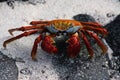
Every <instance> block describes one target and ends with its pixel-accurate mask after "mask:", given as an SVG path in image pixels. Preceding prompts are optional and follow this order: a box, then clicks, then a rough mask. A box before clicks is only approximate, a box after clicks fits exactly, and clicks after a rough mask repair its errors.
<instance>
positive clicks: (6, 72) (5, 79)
mask: <svg viewBox="0 0 120 80" xmlns="http://www.w3.org/2000/svg"><path fill="white" fill-rule="evenodd" d="M0 80H18V68H17V66H16V64H15V60H13V59H11V58H9V57H7V56H5V55H3V53H2V52H1V51H0Z"/></svg>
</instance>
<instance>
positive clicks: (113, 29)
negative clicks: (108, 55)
mask: <svg viewBox="0 0 120 80" xmlns="http://www.w3.org/2000/svg"><path fill="white" fill-rule="evenodd" d="M105 27H106V28H107V30H108V32H109V34H108V36H107V38H106V41H107V43H108V44H109V46H110V47H111V48H112V50H113V58H112V60H111V62H112V63H111V64H110V66H111V68H112V69H115V70H119V72H120V15H118V16H117V17H116V18H115V19H114V20H113V21H112V22H110V23H108V24H107V25H105Z"/></svg>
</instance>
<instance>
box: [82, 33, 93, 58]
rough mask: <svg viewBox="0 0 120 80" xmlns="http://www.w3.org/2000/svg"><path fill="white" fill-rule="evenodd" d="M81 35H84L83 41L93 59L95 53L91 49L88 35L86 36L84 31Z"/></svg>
mask: <svg viewBox="0 0 120 80" xmlns="http://www.w3.org/2000/svg"><path fill="white" fill-rule="evenodd" d="M81 34H82V38H83V41H84V42H85V45H86V47H87V50H88V52H89V54H90V58H92V57H93V53H94V52H93V50H92V47H91V45H90V43H89V41H88V39H87V37H86V35H85V34H84V31H82V32H81Z"/></svg>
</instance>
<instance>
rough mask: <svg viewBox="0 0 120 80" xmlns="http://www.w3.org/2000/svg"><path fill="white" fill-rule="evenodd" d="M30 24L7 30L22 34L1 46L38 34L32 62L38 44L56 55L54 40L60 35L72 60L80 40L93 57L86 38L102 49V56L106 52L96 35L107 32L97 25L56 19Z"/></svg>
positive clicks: (79, 47)
mask: <svg viewBox="0 0 120 80" xmlns="http://www.w3.org/2000/svg"><path fill="white" fill-rule="evenodd" d="M30 24H31V26H22V27H20V28H14V29H10V30H8V31H9V33H10V34H11V35H13V32H14V31H23V32H24V33H22V34H20V35H18V36H15V37H13V38H10V39H8V40H6V41H4V43H3V46H4V47H6V45H7V44H8V43H10V42H12V41H14V40H16V39H19V38H21V37H24V36H29V35H32V34H35V33H38V32H39V33H40V35H39V36H38V37H37V38H36V39H35V42H34V45H33V48H32V52H31V57H32V59H33V60H36V51H37V47H38V43H40V42H41V48H42V49H43V50H44V51H46V52H48V53H50V54H51V53H54V54H56V53H58V48H57V47H56V45H55V44H56V42H55V40H54V38H55V37H56V36H60V35H64V36H66V37H68V40H66V41H65V43H67V44H68V46H67V48H66V52H67V55H68V56H69V57H72V58H74V57H76V56H78V54H79V52H80V49H81V46H82V45H81V44H80V42H81V39H82V40H83V41H84V43H85V45H86V48H87V50H88V52H89V55H90V57H93V49H92V47H91V45H90V43H89V40H88V36H89V37H91V38H93V39H94V40H95V41H96V42H97V44H98V45H99V46H100V48H101V49H102V51H103V54H104V53H106V52H107V47H106V46H105V44H104V43H103V42H102V41H101V39H100V38H99V36H98V35H101V36H102V37H105V36H106V35H107V34H108V32H107V30H106V29H105V28H103V27H102V25H100V24H99V23H96V22H79V21H76V20H65V19H58V20H51V21H32V22H31V23H30ZM47 33H49V34H47Z"/></svg>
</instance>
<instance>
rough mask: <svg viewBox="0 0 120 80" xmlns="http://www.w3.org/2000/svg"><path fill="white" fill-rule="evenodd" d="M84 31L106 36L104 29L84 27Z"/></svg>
mask: <svg viewBox="0 0 120 80" xmlns="http://www.w3.org/2000/svg"><path fill="white" fill-rule="evenodd" d="M84 29H85V30H91V31H95V32H96V33H100V34H102V35H103V37H104V36H106V35H107V34H108V32H107V30H106V29H104V28H95V27H91V26H84Z"/></svg>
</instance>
